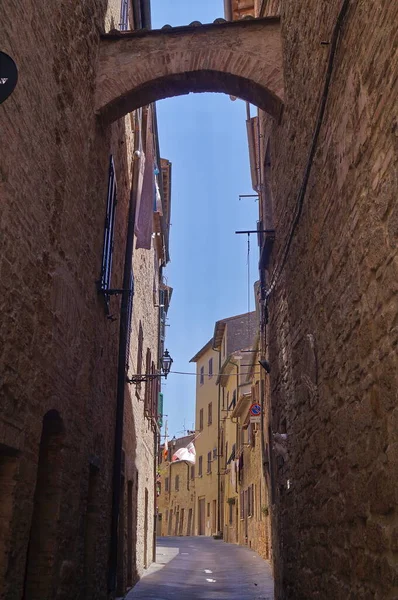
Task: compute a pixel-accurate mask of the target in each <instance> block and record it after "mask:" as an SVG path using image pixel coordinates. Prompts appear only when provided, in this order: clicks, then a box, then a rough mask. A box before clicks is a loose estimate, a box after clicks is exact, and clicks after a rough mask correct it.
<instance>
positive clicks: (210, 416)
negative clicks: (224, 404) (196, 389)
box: [207, 402, 213, 425]
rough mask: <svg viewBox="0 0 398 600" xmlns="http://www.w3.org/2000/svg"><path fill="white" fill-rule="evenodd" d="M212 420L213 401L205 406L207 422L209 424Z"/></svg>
mask: <svg viewBox="0 0 398 600" xmlns="http://www.w3.org/2000/svg"><path fill="white" fill-rule="evenodd" d="M212 422H213V403H212V402H209V405H208V407H207V424H208V425H211V424H212Z"/></svg>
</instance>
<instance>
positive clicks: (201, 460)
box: [198, 456, 203, 477]
mask: <svg viewBox="0 0 398 600" xmlns="http://www.w3.org/2000/svg"><path fill="white" fill-rule="evenodd" d="M202 475H203V456H199V465H198V476H199V477H202Z"/></svg>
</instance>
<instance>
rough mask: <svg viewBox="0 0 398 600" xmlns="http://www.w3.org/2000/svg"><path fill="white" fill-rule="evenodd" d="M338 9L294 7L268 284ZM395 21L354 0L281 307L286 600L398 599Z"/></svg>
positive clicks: (384, 8)
mask: <svg viewBox="0 0 398 600" xmlns="http://www.w3.org/2000/svg"><path fill="white" fill-rule="evenodd" d="M340 6H341V2H338V1H336V0H333V1H330V2H328V3H327V4H325V3H320V2H318V1H317V0H300V1H298V2H297V1H294V2H293V1H285V2H284V3H283V7H282V17H283V19H282V29H283V38H284V55H285V84H286V105H285V110H284V114H283V118H282V122H281V123H280V125H277V124H274V126H273V131H272V134H271V139H270V151H271V152H270V156H271V171H272V176H271V186H272V192H273V209H274V218H275V228H276V243H275V246H274V250H273V254H272V259H271V265H270V274H271V275H272V273H273V271H274V268H275V267H276V265H278V263H280V261H281V258H282V250H283V247H284V244H285V242H286V240H287V238H288V235H289V227H290V224H291V222H292V219H293V215H294V210H295V202H296V198H297V194H298V190H299V188H300V186H301V184H302V180H303V176H304V169H305V165H306V162H307V159H308V155H309V148H310V144H311V140H312V136H313V132H314V128H315V121H316V115H317V107H318V104H319V100H320V96H321V93H322V86H323V81H324V79H325V72H326V64H327V59H328V53H329V50H330V46H329V45H324V44H322V42H328V41H330V40H331V35H332V30H333V27H334V24H335V22H336V18H337V15H338V12H339V9H340ZM397 20H398V7H397V5H396V4H395V3H391V2H386V1H381V0H372V1H371V2H366V3H365V2H363V1H361V0H357V1H354V0H353V1H351V2H350V3H349V6H348V13H347V16H346V18H345V20H344V22H343V26H342V30H341V35H340V39H339V43H338V46H337V52H336V56H335V61H334V67H333V74H332V79H331V86H330V91H329V96H328V99H327V104H326V111H325V115H324V119H323V123H322V126H321V130H320V136H319V141H318V144H317V149H316V153H315V156H314V162H313V166H312V171H311V176H310V179H309V182H308V188H307V192H306V195H305V199H304V204H303V209H302V213H301V218H300V220H299V224H298V227H297V228H296V232H295V235H294V237H293V241H292V243H291V247H290V252H289V255H288V260H287V263H286V267H285V269H284V270H283V272H282V275H281V277H280V278H279V280H278V282H277V283H276V287H275V289H274V291H273V293H272V294H271V297H270V305H269V314H270V322H269V326H268V334H269V335H268V341H269V344H270V360H271V401H272V407H273V409H272V413H273V423H272V425H273V429H274V431H279V432H281V431H283V430H284V429H286V431H287V434H288V451H289V458H288V460H287V462H286V463H285V464H282V461H281V460H280V459H278V460H277V461H275V464H274V468H275V472H276V476H277V482H276V486H275V494H276V504H275V506H274V509H275V510H274V513H273V514H274V521H273V524H274V555H275V559H276V563H275V572H276V586H277V590H276V594H277V595H276V597H277V598H279V599H282V598H283V600H289V599H293V598H294V600H308V599H309V598H333V599H336V600H337V599H341V600H347V599H350V600H354V599H355V600H360V599H365V598H369V599H370V598H372V599H377V600H381V599H383V600H388V599H392V598H396V597H397V594H398V572H397V559H398V555H397V542H396V540H397V531H398V513H397V508H396V507H397V499H398V484H397V480H396V471H397V422H398V421H397V410H398V409H397V389H398V386H397V372H398V370H397V366H398V365H397V327H396V325H397V322H396V315H397V295H396V294H397V281H398V257H397V233H398V229H397V223H398V218H397V214H398V213H397V203H396V199H397V114H396V106H397V83H396V82H397V64H398V63H397V60H396V47H397V35H396V31H397V30H396V23H397ZM394 53H395V58H394ZM271 279H272V277H269V281H270V280H271ZM288 480H289V484H290V489H288V486H287V481H288Z"/></svg>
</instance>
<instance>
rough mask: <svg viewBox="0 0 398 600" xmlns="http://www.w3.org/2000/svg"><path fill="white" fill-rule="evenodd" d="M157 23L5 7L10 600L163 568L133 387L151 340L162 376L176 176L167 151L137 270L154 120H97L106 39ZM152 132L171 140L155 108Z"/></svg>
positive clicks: (71, 7) (105, 9)
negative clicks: (9, 63) (140, 178)
mask: <svg viewBox="0 0 398 600" xmlns="http://www.w3.org/2000/svg"><path fill="white" fill-rule="evenodd" d="M141 4H142V5H144V4H146V3H141ZM135 5H137V3H135ZM145 18H147V15H146V14H145V11H144V12H143V13H142V14H141V16H140V17H139V18H138V16H137V13H134V12H133V10H132V5H131V4H130V3H129V2H122V3H121V2H116V1H113V2H109V4H108V3H107V2H94V1H93V2H91V1H89V2H85V3H83V2H81V3H80V2H79V3H77V4H76V3H72V4H71V3H69V2H61V3H58V4H57V5H56V6H55V5H54V6H53V5H50V4H49V5H46V6H44V5H38V4H37V3H34V2H27V3H25V4H24V5H23V7H22V6H21V7H19V8H18V9H17V10H16V7H15V4H14V3H12V2H5V3H3V5H2V20H1V24H0V29H1V31H0V37H1V39H2V50H4V51H6V52H8V54H10V55H11V56H12V57H13V59H14V60H15V62H16V64H17V66H18V69H19V81H18V84H17V87H16V89H15V91H14V93H13V94H12V95H11V96H10V97H9V98H8V100H7V101H6V102H5V103H4V105H2V106H1V112H0V122H1V129H2V134H3V135H4V138H7V140H8V144H7V147H6V146H5V145H4V144H3V145H2V148H1V150H0V153H1V156H0V170H1V176H0V195H1V208H0V211H1V215H0V217H1V218H0V228H1V242H0V244H1V259H0V272H1V288H2V293H1V301H0V302H1V310H2V314H3V318H2V319H1V333H0V335H1V344H0V347H1V350H0V367H1V380H0V395H1V400H0V506H1V511H0V598H2V599H4V600H5V599H7V600H14V599H15V600H16V599H19V598H22V597H24V598H29V599H30V600H35V599H37V600H39V599H40V600H45V599H47V598H50V597H51V598H65V597H70V596H73V597H80V594H84V597H85V598H96V599H97V598H98V599H101V598H106V597H108V593H113V594H114V593H115V592H116V587H117V591H118V593H124V591H125V589H126V587H128V586H130V585H132V584H133V583H134V582H135V581H136V580H137V578H138V577H139V576H140V574H141V573H142V571H143V568H144V567H145V566H147V565H148V564H149V563H150V562H151V560H152V554H153V540H154V513H155V502H154V494H155V488H154V475H155V461H156V442H157V436H158V433H157V432H158V429H157V417H158V414H157V408H156V407H155V405H156V403H157V395H156V394H157V391H158V390H157V389H155V386H152V387H151V386H145V385H144V384H142V386H141V389H138V388H137V387H136V386H132V385H129V384H127V383H126V376H127V375H129V376H131V375H132V374H135V373H136V369H137V364H138V363H139V357H138V354H139V340H140V339H141V345H142V348H143V353H144V356H143V360H142V371H141V372H142V373H144V372H145V369H146V365H145V364H144V363H145V352H146V351H147V348H148V349H149V350H150V352H151V356H152V359H151V361H150V369H151V370H152V372H153V365H152V362H153V363H154V365H155V367H154V368H155V370H156V369H158V368H159V362H158V359H159V356H160V355H161V354H160V353H161V347H162V340H161V339H160V337H159V333H160V331H161V329H162V317H163V316H164V315H162V314H160V312H161V311H160V309H159V305H160V304H165V302H164V301H163V302H161V301H160V299H159V295H163V296H162V297H163V298H164V294H166V296H168V297H169V296H170V290H169V289H168V288H167V286H165V285H164V282H163V278H162V269H163V266H164V265H165V264H166V262H167V260H168V224H169V214H170V211H169V208H170V195H169V192H168V191H167V190H168V189H169V188H168V186H167V184H166V181H168V183H169V179H170V165H169V164H168V162H167V161H163V163H162V162H161V161H160V157H159V152H158V149H156V148H155V150H154V152H153V154H154V157H155V160H156V161H157V166H158V168H159V171H160V173H159V175H158V176H157V177H158V180H159V187H160V189H159V197H160V201H159V203H160V205H161V206H162V209H163V210H161V212H162V214H158V215H156V213H155V214H152V213H151V214H150V217H149V219H150V223H149V226H150V228H151V232H150V233H152V231H153V232H154V233H155V238H154V239H153V240H151V243H150V246H149V249H143V248H141V249H135V245H136V240H137V239H138V238H135V239H134V248H132V252H131V254H130V261H131V256H132V255H133V260H132V262H131V264H128V261H127V260H126V239H127V238H128V231H129V217H130V222H131V220H132V218H133V217H134V215H132V212H131V211H132V207H134V205H136V204H137V202H136V200H137V198H134V199H133V200H132V197H133V196H134V193H135V190H136V189H137V186H136V185H135V183H134V182H135V178H137V172H138V171H139V167H138V163H139V162H140V161H139V159H138V158H137V156H138V155H134V151H135V149H137V147H138V146H137V144H138V139H139V138H142V137H143V136H144V137H145V132H146V129H147V128H146V124H145V123H144V121H145V114H144V111H145V110H146V109H142V110H141V111H137V112H136V113H135V114H131V115H128V116H126V117H124V118H122V119H120V120H119V121H118V122H115V123H114V124H113V125H109V126H104V125H102V124H100V123H99V121H98V119H96V117H95V115H94V113H93V106H94V90H95V65H96V56H97V50H98V44H99V38H100V35H101V33H102V32H104V31H109V30H110V29H113V28H117V29H123V28H127V29H130V28H134V27H142V26H147V25H148V23H145V22H144V20H143V19H145ZM151 128H152V129H151V132H152V138H153V145H154V146H156V145H157V133H156V119H155V115H154V113H153V115H152V118H151ZM163 175H164V177H162V176H163ZM167 194H168V197H166V196H167ZM116 200H117V203H116ZM137 210H138V209H137ZM157 210H158V207H157ZM133 220H134V218H133ZM104 221H105V227H104ZM159 227H160V228H161V230H160V229H159ZM152 228H153V229H152ZM106 245H107V247H108V253H107V254H106V255H105V253H104V248H105V246H106ZM109 249H111V250H110V251H109ZM126 265H127V268H126ZM106 272H107V273H108V275H109V278H108V279H107V280H106V277H107V275H106ZM126 272H127V278H126ZM131 273H132V274H133V277H131ZM133 278H134V283H135V286H133ZM105 284H106V285H105ZM133 287H134V288H135V293H134V296H133V294H132V290H133ZM110 288H112V289H115V290H116V292H118V291H119V292H120V293H115V294H113V293H108V290H109V289H110ZM123 314H124V317H123ZM123 319H124V321H123V322H124V323H125V327H124V331H123V333H121V329H122V328H121V327H120V323H121V320H123ZM140 323H141V325H142V327H143V334H142V336H141V337H140V335H139V330H140ZM130 324H131V331H130ZM127 330H128V331H127ZM123 336H124V337H123ZM121 339H124V340H125V345H124V349H123V352H124V354H125V355H126V357H127V358H126V361H125V362H126V364H122V368H121V367H120V356H121V347H122V346H123V344H121ZM129 340H130V341H129ZM147 387H148V390H147ZM150 387H151V389H149V388H150ZM148 395H149V398H150V400H149V409H148ZM121 399H122V401H123V402H122V404H121V402H120V400H121ZM152 399H153V400H152ZM151 402H152V404H151ZM123 405H124V407H123ZM120 409H122V410H121V411H120ZM117 422H118V423H119V426H120V425H124V437H123V447H122V446H121V435H120V429H119V433H116V442H115V427H116V423H117ZM118 438H119V442H117V439H118ZM137 439H140V444H139V445H137ZM118 443H119V444H120V446H121V447H120V450H121V453H120V458H121V460H120V464H119V469H116V466H117V465H116V459H115V456H116V445H117V444H118ZM115 480H116V481H118V482H119V483H120V493H119V495H116V496H115V489H116V488H117V487H118V486H115ZM115 525H116V527H115ZM112 549H116V553H115V552H113V551H112ZM116 555H117V556H116ZM115 556H116V558H117V560H115Z"/></svg>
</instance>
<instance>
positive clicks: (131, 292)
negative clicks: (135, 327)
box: [126, 271, 134, 369]
mask: <svg viewBox="0 0 398 600" xmlns="http://www.w3.org/2000/svg"><path fill="white" fill-rule="evenodd" d="M133 296H134V275H133V271H131V273H130V285H129V304H128V308H127V341H126V369H128V368H129V366H130V342H131V320H132V316H133Z"/></svg>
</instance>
